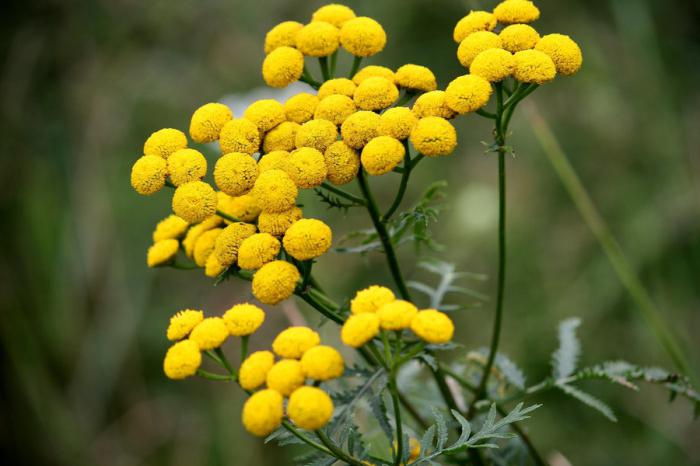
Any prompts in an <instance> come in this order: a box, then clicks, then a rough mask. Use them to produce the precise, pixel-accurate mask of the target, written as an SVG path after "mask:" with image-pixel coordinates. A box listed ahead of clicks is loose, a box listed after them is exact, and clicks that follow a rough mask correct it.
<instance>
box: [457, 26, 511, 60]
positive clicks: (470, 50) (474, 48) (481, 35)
mask: <svg viewBox="0 0 700 466" xmlns="http://www.w3.org/2000/svg"><path fill="white" fill-rule="evenodd" d="M502 46H503V40H502V39H501V38H500V37H499V36H498V34H494V33H493V32H491V31H478V32H475V33H473V34H471V35H469V36H467V37H466V38H465V39H464V40H463V41H462V42H460V44H459V47H458V48H457V59H459V62H460V63H461V64H462V66H464V67H467V68H469V65H471V64H472V61H473V60H474V58H476V56H477V55H479V54H480V53H481V52H483V51H484V50H488V49H499V48H501V47H502Z"/></svg>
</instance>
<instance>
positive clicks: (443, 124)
mask: <svg viewBox="0 0 700 466" xmlns="http://www.w3.org/2000/svg"><path fill="white" fill-rule="evenodd" d="M411 144H413V147H415V148H416V150H418V152H420V153H421V154H423V155H425V156H426V157H438V156H442V155H450V154H451V153H452V151H454V150H455V147H457V131H456V130H455V127H454V126H452V124H451V123H450V122H449V121H447V120H445V119H444V118H440V117H426V118H421V119H420V120H419V121H418V124H417V125H416V127H415V128H413V131H412V132H411Z"/></svg>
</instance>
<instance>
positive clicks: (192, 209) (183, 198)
mask: <svg viewBox="0 0 700 466" xmlns="http://www.w3.org/2000/svg"><path fill="white" fill-rule="evenodd" d="M216 203H217V198H216V192H215V191H214V188H212V187H211V186H210V185H208V184H207V183H205V182H203V181H190V182H189V183H185V184H183V185H180V186H178V187H177V189H175V194H173V203H172V204H173V212H175V215H177V216H179V217H181V218H182V219H184V220H185V221H187V222H189V223H199V222H201V221H202V220H204V219H205V218H207V217H210V216H212V215H214V214H215V213H216Z"/></svg>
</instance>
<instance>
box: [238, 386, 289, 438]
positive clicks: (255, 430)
mask: <svg viewBox="0 0 700 466" xmlns="http://www.w3.org/2000/svg"><path fill="white" fill-rule="evenodd" d="M283 401H284V400H283V398H282V395H280V394H279V392H277V391H275V390H270V389H266V390H260V391H259V392H255V393H253V394H252V395H251V396H250V398H248V399H247V400H246V402H245V403H244V404H243V412H242V414H241V420H242V422H243V426H244V427H245V430H247V431H248V432H250V433H251V434H253V435H255V436H258V437H266V436H268V435H270V434H271V433H272V432H274V431H275V430H277V428H278V427H279V426H280V425H282V417H283V416H284V407H283Z"/></svg>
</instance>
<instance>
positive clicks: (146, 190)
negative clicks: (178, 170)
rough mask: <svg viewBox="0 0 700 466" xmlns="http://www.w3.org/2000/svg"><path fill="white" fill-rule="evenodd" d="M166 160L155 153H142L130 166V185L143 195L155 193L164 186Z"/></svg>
mask: <svg viewBox="0 0 700 466" xmlns="http://www.w3.org/2000/svg"><path fill="white" fill-rule="evenodd" d="M167 175H168V162H166V161H165V159H163V158H161V157H158V156H157V155H144V156H143V157H140V158H139V159H138V160H137V161H136V162H134V165H133V166H132V167H131V186H132V187H133V188H134V190H135V191H136V192H137V193H139V194H142V195H144V196H148V195H150V194H153V193H157V192H158V191H160V190H161V189H163V186H165V178H166V176H167Z"/></svg>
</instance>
